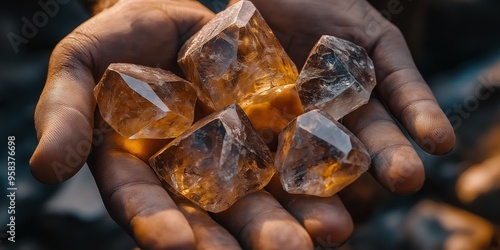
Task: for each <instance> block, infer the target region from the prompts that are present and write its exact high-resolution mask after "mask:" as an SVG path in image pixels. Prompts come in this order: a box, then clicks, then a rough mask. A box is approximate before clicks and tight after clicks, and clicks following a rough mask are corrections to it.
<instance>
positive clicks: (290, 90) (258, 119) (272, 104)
mask: <svg viewBox="0 0 500 250" xmlns="http://www.w3.org/2000/svg"><path fill="white" fill-rule="evenodd" d="M240 105H241V107H242V108H243V110H244V111H245V113H246V114H247V115H248V118H249V119H250V121H251V122H252V125H253V126H254V127H255V129H256V130H257V133H259V135H260V136H261V138H262V139H263V140H264V142H265V143H266V144H267V145H268V146H269V147H270V148H271V150H276V146H277V144H278V136H279V134H280V132H281V131H282V130H283V129H284V128H285V127H286V125H287V124H288V123H289V122H290V121H292V120H293V119H294V118H296V117H297V116H299V115H301V114H303V113H304V110H303V109H302V105H301V104H300V99H299V95H298V94H297V90H296V89H295V85H294V84H288V85H283V86H278V87H274V88H272V89H269V90H266V91H264V92H261V93H260V94H258V95H253V96H252V97H251V98H248V99H246V100H244V101H242V102H241V103H240Z"/></svg>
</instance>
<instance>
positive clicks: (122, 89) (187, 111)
mask: <svg viewBox="0 0 500 250" xmlns="http://www.w3.org/2000/svg"><path fill="white" fill-rule="evenodd" d="M94 95H95V98H96V100H97V104H98V105H99V111H100V112H101V116H102V117H103V118H104V120H105V121H106V122H108V123H109V125H111V127H113V129H115V130H116V131H117V132H118V133H120V134H121V135H122V136H124V137H127V138H130V139H138V138H171V137H175V136H178V135H179V134H181V133H182V132H183V131H185V130H186V129H188V128H189V127H190V126H191V124H192V123H193V116H194V107H195V103H196V91H195V90H194V88H193V86H191V84H190V83H189V82H187V81H185V80H183V79H182V78H179V77H177V76H176V75H174V74H173V73H171V72H168V71H165V70H162V69H159V68H150V67H145V66H140V65H134V64H125V63H113V64H111V65H109V67H108V69H107V70H106V72H105V73H104V76H103V77H102V79H101V81H100V82H99V83H98V84H97V86H96V87H95V89H94Z"/></svg>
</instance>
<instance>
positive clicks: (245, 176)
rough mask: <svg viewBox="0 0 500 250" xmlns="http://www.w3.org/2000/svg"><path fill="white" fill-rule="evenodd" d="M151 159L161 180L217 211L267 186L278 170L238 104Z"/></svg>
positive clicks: (200, 123)
mask: <svg viewBox="0 0 500 250" xmlns="http://www.w3.org/2000/svg"><path fill="white" fill-rule="evenodd" d="M149 162H150V165H151V166H152V167H153V169H155V171H156V173H157V174H158V176H159V177H160V179H161V180H163V181H165V182H167V183H168V184H169V185H170V186H171V187H172V188H173V189H174V190H175V191H177V192H178V193H180V194H182V195H184V196H185V197H186V198H188V199H189V200H191V201H193V202H194V203H196V204H198V205H199V206H200V207H202V208H203V209H205V210H207V211H211V212H220V211H223V210H225V209H227V208H228V207H229V206H231V205H232V204H233V203H234V202H236V200H237V199H238V198H240V197H242V196H244V195H246V194H248V193H251V192H254V191H257V190H260V189H262V188H263V187H264V186H266V185H267V183H268V182H269V181H270V179H271V177H272V176H273V174H274V172H275V170H274V167H273V165H272V164H273V162H272V155H271V152H270V150H269V148H267V146H266V145H265V144H264V142H263V141H262V139H260V137H259V136H258V135H257V133H256V132H255V130H254V128H253V127H252V124H251V123H250V121H249V120H248V118H247V116H246V115H245V113H244V112H243V110H242V109H241V108H240V107H239V106H238V105H235V104H234V105H231V106H229V107H227V108H226V109H223V110H222V111H219V112H216V113H212V114H211V115H209V116H207V117H205V118H203V119H201V120H200V121H198V122H197V123H195V124H194V125H193V126H192V127H191V128H190V129H188V130H187V131H186V132H185V133H183V134H182V135H181V136H179V137H178V138H176V139H175V140H174V141H172V142H171V143H169V144H168V145H167V146H165V147H164V148H163V149H161V150H160V151H159V152H158V153H156V154H155V155H153V156H152V157H151V158H150V160H149Z"/></svg>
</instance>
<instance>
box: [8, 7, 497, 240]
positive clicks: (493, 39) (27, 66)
mask: <svg viewBox="0 0 500 250" xmlns="http://www.w3.org/2000/svg"><path fill="white" fill-rule="evenodd" d="M204 2H205V3H206V4H207V5H209V6H210V7H212V8H214V9H219V10H220V8H221V7H220V4H219V2H220V1H204ZM388 2H389V1H387V0H383V1H378V2H377V3H376V6H377V9H379V10H384V8H386V6H387V3H388ZM400 2H401V4H402V6H403V7H404V9H403V11H402V12H401V13H399V14H397V15H392V16H391V20H392V21H394V22H396V23H398V25H399V26H400V27H401V29H402V30H403V32H404V34H405V35H406V37H407V39H408V42H409V44H410V45H411V47H412V51H413V53H414V56H415V58H416V60H417V63H418V66H419V68H420V69H421V71H422V73H423V74H424V76H425V78H426V80H427V81H428V82H429V84H430V86H431V87H432V89H433V91H434V92H435V94H436V96H437V98H438V100H439V101H440V104H441V105H442V108H443V110H445V111H446V112H447V114H448V116H449V118H450V120H451V121H452V123H453V125H454V127H455V129H456V133H457V145H456V147H455V149H454V150H453V151H452V152H451V153H449V154H448V155H446V156H444V157H434V156H429V155H427V154H425V153H421V154H420V155H421V157H422V159H423V160H424V162H425V163H426V169H427V181H426V184H425V185H424V187H423V188H422V190H421V191H420V192H418V193H416V194H414V195H411V196H406V197H397V196H393V195H390V194H389V193H387V192H386V191H384V190H382V189H381V188H379V187H378V186H377V184H376V183H375V182H374V180H373V179H372V178H371V177H370V176H368V175H366V176H363V178H361V179H360V180H359V181H358V182H356V184H354V185H352V186H351V187H349V188H348V189H347V190H345V191H344V192H343V193H342V198H343V200H344V202H345V203H346V206H347V207H348V208H349V209H350V211H351V213H352V214H353V216H354V218H355V221H356V231H355V233H354V235H353V236H352V238H351V240H350V241H349V242H347V243H346V244H345V245H344V246H343V247H342V249H362V250H364V249H500V237H499V236H500V234H499V229H500V227H499V226H500V112H499V111H500V98H499V97H500V46H499V44H500V28H499V27H500V19H499V18H498V13H500V2H499V1H498V0H468V1H465V0H435V1H420V2H417V1H410V0H400ZM1 5H2V7H0V31H1V32H0V35H1V37H2V38H1V39H0V103H1V105H0V114H1V115H0V117H1V121H2V122H1V126H0V136H1V137H0V138H7V136H9V135H14V136H16V144H17V149H16V160H17V162H16V166H17V168H16V183H17V187H18V192H17V197H16V244H10V245H6V244H5V240H4V239H3V238H4V236H5V235H4V234H3V233H4V232H5V231H7V230H5V229H4V226H3V225H6V224H7V218H6V216H4V215H6V214H7V210H6V207H5V206H4V204H6V203H5V202H4V197H6V191H5V188H4V187H6V186H7V183H5V181H6V179H7V178H6V171H0V178H1V183H2V185H1V186H2V187H1V188H0V197H2V198H1V199H0V200H2V203H1V204H2V206H0V214H1V216H0V239H1V243H0V249H35V250H37V249H132V248H134V246H135V245H134V243H133V241H132V240H131V239H130V237H129V236H128V235H126V234H125V233H124V232H123V231H122V230H121V229H120V228H119V227H118V226H117V225H116V224H115V223H114V222H113V221H112V220H111V219H110V218H109V216H108V215H107V212H106V211H105V209H104V207H103V205H102V202H101V201H100V197H99V195H98V192H97V189H96V187H95V184H94V181H93V180H92V177H91V175H90V173H89V171H88V170H87V169H86V168H84V169H85V170H84V171H82V172H81V173H79V174H78V175H77V176H75V177H74V178H72V179H71V180H70V181H68V182H66V183H65V184H62V185H57V186H45V185H42V184H39V183H38V182H37V181H36V180H35V179H34V178H33V177H32V176H31V174H30V172H29V168H28V160H29V157H30V156H31V153H32V151H33V149H34V147H35V145H36V134H35V131H34V127H33V111H34V108H35V105H36V102H37V100H38V96H39V94H40V92H41V90H42V87H43V84H44V80H45V75H46V68H47V63H48V58H49V55H50V51H51V49H52V48H53V46H54V45H55V44H56V43H57V41H59V40H60V39H61V38H62V37H63V36H64V35H65V34H67V33H68V32H70V31H71V30H72V29H73V28H74V27H76V26H77V25H78V24H79V23H81V22H83V21H84V20H85V19H86V18H88V17H89V15H88V12H87V9H86V8H85V7H84V6H83V5H82V4H81V3H80V2H78V1H69V3H67V4H65V5H61V6H60V10H59V11H58V13H57V14H56V15H54V17H51V18H50V19H49V21H48V23H47V24H46V25H44V26H43V27H41V28H39V29H38V31H37V34H36V35H35V36H34V37H33V38H30V39H29V42H28V44H26V45H24V44H23V45H20V46H19V50H18V51H17V52H16V51H15V49H14V48H13V47H12V45H11V44H10V42H9V40H8V39H7V38H6V37H7V35H8V34H9V33H10V32H14V33H18V34H19V33H21V25H22V24H23V21H22V17H33V15H35V14H36V13H37V12H38V11H40V10H41V9H40V7H39V6H38V5H37V4H36V2H35V1H18V2H16V3H14V2H12V1H9V2H4V3H2V4H1ZM4 6H5V7H4ZM478 89H479V90H478ZM478 91H479V92H478ZM478 93H479V94H478ZM486 96H487V97H486ZM483 97H484V98H483ZM457 107H459V108H457ZM2 140H5V141H6V139H2ZM0 154H2V157H3V159H5V158H6V150H2V152H0ZM322 242H323V243H322V244H321V246H318V248H317V249H333V248H332V247H333V246H334V245H333V244H331V243H330V242H329V241H328V239H323V240H322Z"/></svg>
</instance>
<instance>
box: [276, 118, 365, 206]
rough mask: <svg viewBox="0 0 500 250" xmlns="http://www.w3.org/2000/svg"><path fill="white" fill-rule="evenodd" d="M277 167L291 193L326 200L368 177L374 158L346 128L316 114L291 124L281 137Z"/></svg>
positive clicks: (284, 185)
mask: <svg viewBox="0 0 500 250" xmlns="http://www.w3.org/2000/svg"><path fill="white" fill-rule="evenodd" d="M274 164H275V167H276V169H277V170H278V172H279V174H280V179H281V183H282V185H283V188H284V189H285V190H286V191H287V192H289V193H293V194H309V195H315V196H321V197H326V196H332V195H334V194H335V193H337V192H338V191H340V190H341V189H343V188H344V187H346V186H347V185H349V184H351V183H352V182H353V181H354V180H356V179H357V178H358V177H359V176H360V175H361V174H362V173H364V172H365V171H366V170H367V169H368V168H369V166H370V156H369V154H368V152H367V151H366V149H365V147H364V146H363V144H362V143H361V142H360V141H359V140H358V139H357V138H356V137H355V136H354V135H353V134H352V133H351V132H349V130H347V129H346V128H345V127H344V126H343V125H342V124H340V123H339V122H337V121H335V120H334V119H333V118H332V117H330V116H329V115H328V114H326V113H324V112H323V111H320V110H313V111H309V112H307V113H305V114H303V115H301V116H299V117H297V119H295V120H293V121H292V122H290V124H288V126H287V127H286V128H285V129H284V130H283V132H282V133H281V134H280V137H279V143H278V150H277V152H276V157H275V163H274Z"/></svg>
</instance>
